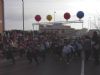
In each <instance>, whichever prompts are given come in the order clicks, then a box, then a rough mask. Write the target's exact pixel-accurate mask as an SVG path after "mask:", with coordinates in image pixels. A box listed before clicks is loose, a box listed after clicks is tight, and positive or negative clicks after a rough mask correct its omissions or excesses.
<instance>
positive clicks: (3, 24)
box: [1, 0, 5, 32]
mask: <svg viewBox="0 0 100 75" xmlns="http://www.w3.org/2000/svg"><path fill="white" fill-rule="evenodd" d="M1 1H2V14H3V16H2V18H3V19H2V21H3V23H2V24H3V32H4V31H5V18H4V15H5V14H4V0H1Z"/></svg>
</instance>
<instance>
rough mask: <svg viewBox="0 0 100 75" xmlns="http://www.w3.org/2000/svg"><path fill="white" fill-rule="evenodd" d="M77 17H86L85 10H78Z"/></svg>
mask: <svg viewBox="0 0 100 75" xmlns="http://www.w3.org/2000/svg"><path fill="white" fill-rule="evenodd" d="M77 17H78V18H79V19H81V18H83V17H84V12H83V11H78V12H77Z"/></svg>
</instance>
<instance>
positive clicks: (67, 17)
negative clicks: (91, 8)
mask: <svg viewBox="0 0 100 75" xmlns="http://www.w3.org/2000/svg"><path fill="white" fill-rule="evenodd" d="M70 17H71V15H70V13H68V12H66V13H65V14H64V18H65V19H66V20H68V19H70Z"/></svg>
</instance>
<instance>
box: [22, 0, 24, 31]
mask: <svg viewBox="0 0 100 75" xmlns="http://www.w3.org/2000/svg"><path fill="white" fill-rule="evenodd" d="M22 16H23V31H24V0H22Z"/></svg>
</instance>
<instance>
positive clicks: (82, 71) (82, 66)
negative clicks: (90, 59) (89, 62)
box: [81, 51, 85, 75]
mask: <svg viewBox="0 0 100 75" xmlns="http://www.w3.org/2000/svg"><path fill="white" fill-rule="evenodd" d="M84 62H85V60H84V52H83V51H82V65H81V75H84V64H85V63H84Z"/></svg>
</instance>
